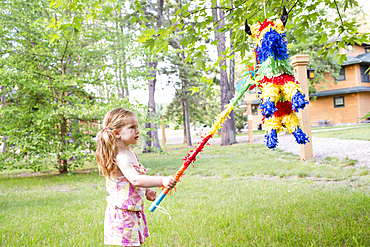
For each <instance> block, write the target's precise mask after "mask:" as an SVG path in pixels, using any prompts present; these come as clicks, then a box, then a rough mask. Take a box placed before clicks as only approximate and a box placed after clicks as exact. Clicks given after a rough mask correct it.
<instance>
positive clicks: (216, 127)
mask: <svg viewBox="0 0 370 247" xmlns="http://www.w3.org/2000/svg"><path fill="white" fill-rule="evenodd" d="M233 108H234V106H233V105H230V104H229V105H227V106H226V108H225V109H224V110H223V111H222V112H221V113H220V115H218V116H217V120H216V122H215V123H214V124H213V125H212V128H211V129H210V130H209V131H208V132H207V134H206V136H209V135H214V134H216V132H217V130H219V129H221V128H222V123H223V122H225V120H226V118H227V117H228V116H229V114H230V112H231V111H232V110H233Z"/></svg>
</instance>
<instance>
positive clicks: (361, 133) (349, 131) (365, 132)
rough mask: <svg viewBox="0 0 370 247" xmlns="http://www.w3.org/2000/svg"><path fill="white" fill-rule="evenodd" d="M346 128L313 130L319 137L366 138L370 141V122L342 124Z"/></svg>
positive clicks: (365, 139) (314, 134)
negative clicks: (351, 124)
mask: <svg viewBox="0 0 370 247" xmlns="http://www.w3.org/2000/svg"><path fill="white" fill-rule="evenodd" d="M341 127H342V128H346V129H343V130H330V131H321V132H313V133H312V135H313V136H319V137H328V138H339V139H347V140H364V141H370V124H366V125H365V124H363V125H359V126H357V127H356V126H352V127H351V126H349V127H347V126H341Z"/></svg>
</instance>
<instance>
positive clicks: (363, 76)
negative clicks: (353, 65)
mask: <svg viewBox="0 0 370 247" xmlns="http://www.w3.org/2000/svg"><path fill="white" fill-rule="evenodd" d="M368 68H369V66H367V65H360V71H361V81H362V82H370V80H369V71H368V72H367V73H366V70H367V69H368Z"/></svg>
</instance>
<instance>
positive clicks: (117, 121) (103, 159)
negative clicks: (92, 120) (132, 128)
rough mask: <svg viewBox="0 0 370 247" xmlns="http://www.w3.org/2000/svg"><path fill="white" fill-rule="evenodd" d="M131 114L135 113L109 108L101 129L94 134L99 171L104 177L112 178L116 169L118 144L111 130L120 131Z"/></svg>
mask: <svg viewBox="0 0 370 247" xmlns="http://www.w3.org/2000/svg"><path fill="white" fill-rule="evenodd" d="M132 116H135V114H134V113H132V112H131V111H128V110H125V109H123V108H116V109H113V110H110V111H109V112H108V113H107V114H106V115H105V117H104V120H103V129H102V130H100V131H99V132H98V134H97V136H96V137H97V139H98V140H97V149H96V159H97V161H98V167H99V173H100V174H101V175H103V176H104V177H105V178H106V179H107V178H113V177H114V175H115V172H116V170H117V164H116V156H117V154H118V145H117V140H116V137H115V136H114V134H113V130H117V131H120V130H121V129H122V128H123V127H124V126H125V125H126V124H127V118H128V117H132Z"/></svg>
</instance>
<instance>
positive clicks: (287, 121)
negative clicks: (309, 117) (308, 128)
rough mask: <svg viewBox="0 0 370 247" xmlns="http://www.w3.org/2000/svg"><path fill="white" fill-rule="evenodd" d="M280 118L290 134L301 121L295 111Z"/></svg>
mask: <svg viewBox="0 0 370 247" xmlns="http://www.w3.org/2000/svg"><path fill="white" fill-rule="evenodd" d="M281 118H282V120H281V121H282V123H283V124H284V126H285V128H286V129H287V131H288V132H289V133H290V134H292V133H293V132H294V131H296V129H297V127H298V126H300V125H301V121H300V120H299V118H298V117H297V115H296V114H295V112H292V113H291V114H290V115H285V116H282V117H281Z"/></svg>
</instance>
